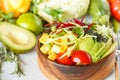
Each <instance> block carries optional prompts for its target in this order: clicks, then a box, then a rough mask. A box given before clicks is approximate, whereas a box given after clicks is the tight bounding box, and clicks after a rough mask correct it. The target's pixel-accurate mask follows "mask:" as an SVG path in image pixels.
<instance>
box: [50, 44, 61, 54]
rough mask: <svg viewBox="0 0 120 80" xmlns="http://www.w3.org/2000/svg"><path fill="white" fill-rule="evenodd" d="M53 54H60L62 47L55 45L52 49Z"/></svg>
mask: <svg viewBox="0 0 120 80" xmlns="http://www.w3.org/2000/svg"><path fill="white" fill-rule="evenodd" d="M51 50H52V51H53V52H55V53H60V46H58V45H53V47H52V49H51Z"/></svg>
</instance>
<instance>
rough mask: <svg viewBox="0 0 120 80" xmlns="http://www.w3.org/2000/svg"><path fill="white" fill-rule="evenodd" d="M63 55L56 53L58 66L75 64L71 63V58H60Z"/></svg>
mask: <svg viewBox="0 0 120 80" xmlns="http://www.w3.org/2000/svg"><path fill="white" fill-rule="evenodd" d="M62 55H63V54H62V53H58V54H57V58H56V61H57V62H58V63H60V64H65V65H74V64H75V63H74V62H73V61H72V59H71V58H69V57H67V56H65V57H63V58H60V57H61V56H62Z"/></svg>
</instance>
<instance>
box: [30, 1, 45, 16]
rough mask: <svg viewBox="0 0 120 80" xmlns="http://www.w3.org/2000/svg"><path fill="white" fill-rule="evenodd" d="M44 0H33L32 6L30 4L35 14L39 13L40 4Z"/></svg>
mask: <svg viewBox="0 0 120 80" xmlns="http://www.w3.org/2000/svg"><path fill="white" fill-rule="evenodd" d="M42 1H43V0H32V2H31V6H30V11H31V12H32V13H33V14H36V15H37V14H38V7H37V6H38V4H39V3H41V2H42Z"/></svg>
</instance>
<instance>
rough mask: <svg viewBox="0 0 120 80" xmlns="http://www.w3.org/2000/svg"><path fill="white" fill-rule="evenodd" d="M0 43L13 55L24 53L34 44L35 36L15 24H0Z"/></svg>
mask: <svg viewBox="0 0 120 80" xmlns="http://www.w3.org/2000/svg"><path fill="white" fill-rule="evenodd" d="M0 41H1V42H2V43H3V44H4V45H5V46H6V48H8V49H10V50H11V51H13V52H14V53H24V52H26V51H28V50H30V49H32V48H33V47H34V46H35V44H36V36H35V35H34V34H33V33H32V32H30V31H28V30H26V29H24V28H21V27H19V26H17V25H15V24H12V23H8V22H0Z"/></svg>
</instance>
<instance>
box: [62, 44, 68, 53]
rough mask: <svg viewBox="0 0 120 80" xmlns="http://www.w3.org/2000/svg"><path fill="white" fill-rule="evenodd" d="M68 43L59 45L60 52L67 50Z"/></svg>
mask: <svg viewBox="0 0 120 80" xmlns="http://www.w3.org/2000/svg"><path fill="white" fill-rule="evenodd" d="M67 48H68V45H62V46H61V47H60V53H65V52H66V51H67Z"/></svg>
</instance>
